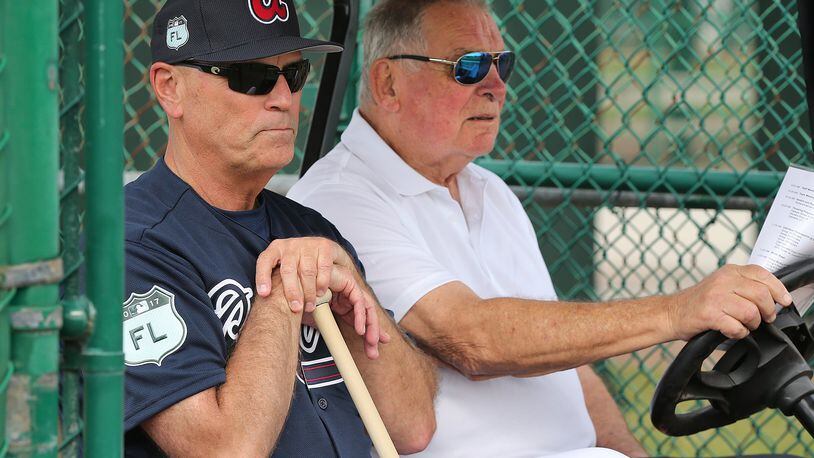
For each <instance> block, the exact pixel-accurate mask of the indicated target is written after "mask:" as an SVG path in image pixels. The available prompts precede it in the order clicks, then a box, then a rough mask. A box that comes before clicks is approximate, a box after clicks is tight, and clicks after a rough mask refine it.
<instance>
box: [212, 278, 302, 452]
mask: <svg viewBox="0 0 814 458" xmlns="http://www.w3.org/2000/svg"><path fill="white" fill-rule="evenodd" d="M251 313H252V316H251V317H250V318H251V319H250V320H248V323H247V324H246V326H245V327H244V328H243V330H242V331H241V333H240V338H239V340H238V343H237V346H236V347H235V351H234V352H233V353H232V355H231V357H230V358H229V363H228V364H227V366H226V383H224V384H223V385H222V386H221V387H220V388H219V389H218V405H219V406H220V408H221V411H222V412H224V414H226V415H228V416H229V417H231V418H232V419H234V421H235V423H232V424H236V425H240V430H241V431H240V435H241V436H242V437H243V440H245V438H247V437H249V438H253V439H252V440H257V441H258V442H261V443H262V442H265V445H264V446H263V447H262V449H263V450H265V451H263V453H262V455H263V456H266V455H268V454H269V453H270V452H271V450H272V449H273V447H274V444H275V443H276V442H277V438H278V436H279V435H280V432H281V431H282V428H283V425H284V424H285V420H286V417H287V415H288V410H289V407H290V405H291V398H292V393H293V389H294V383H295V374H296V370H297V369H296V367H297V358H298V354H299V353H298V350H299V347H298V344H299V335H300V321H301V317H302V315H301V314H299V313H293V312H291V310H290V308H289V306H288V302H287V301H286V300H285V298H284V297H283V296H282V294H279V295H277V294H272V296H270V297H269V298H267V299H261V298H258V300H256V301H255V304H254V306H253V307H252V312H251ZM257 450H258V451H260V450H261V448H258V449H257Z"/></svg>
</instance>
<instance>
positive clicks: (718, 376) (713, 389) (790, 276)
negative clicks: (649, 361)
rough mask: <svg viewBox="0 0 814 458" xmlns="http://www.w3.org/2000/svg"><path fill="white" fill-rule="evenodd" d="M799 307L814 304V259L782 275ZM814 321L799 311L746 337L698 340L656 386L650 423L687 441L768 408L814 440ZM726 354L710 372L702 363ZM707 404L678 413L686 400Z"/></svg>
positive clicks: (786, 312) (708, 335)
mask: <svg viewBox="0 0 814 458" xmlns="http://www.w3.org/2000/svg"><path fill="white" fill-rule="evenodd" d="M775 276H777V278H779V279H780V281H782V282H783V284H784V285H785V286H786V288H787V289H788V290H789V292H791V294H792V297H793V298H794V302H795V304H801V305H803V304H810V303H811V302H814V259H809V260H805V261H801V262H798V263H795V264H793V265H791V266H788V267H785V268H783V269H781V270H779V271H778V272H776V273H775ZM807 320H810V321H814V318H807V319H803V318H802V317H800V315H799V313H798V312H797V309H796V307H794V306H790V307H787V308H785V309H783V310H781V311H780V312H778V314H777V319H776V320H775V321H774V323H761V325H760V327H759V328H758V329H756V330H755V331H752V332H751V333H750V334H749V335H748V336H747V337H745V338H744V339H741V340H730V339H727V338H726V337H725V336H724V335H723V334H721V333H720V332H717V331H707V332H704V333H701V334H699V335H697V336H695V337H693V338H692V339H691V340H690V341H689V342H687V345H685V346H684V348H683V349H682V350H681V352H679V354H678V356H676V359H675V361H673V363H672V364H671V365H670V367H668V368H667V371H666V372H665V373H664V376H663V377H662V379H661V381H660V382H659V384H658V386H657V387H656V392H655V394H654V395H653V402H652V404H651V409H650V418H651V420H652V421H653V425H654V426H656V428H658V429H659V431H661V432H663V433H665V434H668V435H671V436H685V435H689V434H694V433H697V432H700V431H704V430H707V429H711V428H718V427H721V426H725V425H728V424H730V423H734V422H736V421H738V420H740V419H742V418H746V417H749V416H750V415H752V414H754V413H756V412H759V411H761V410H763V409H765V408H767V407H768V408H776V409H780V410H781V411H782V412H783V413H784V414H785V415H787V416H795V417H797V418H798V419H799V420H800V422H801V423H802V424H803V426H804V427H805V428H806V430H807V431H808V432H809V434H812V435H813V436H814V383H813V382H812V381H811V377H812V370H811V367H809V365H808V363H807V361H808V360H809V359H811V358H812V356H814V336H812V332H811V329H812V324H814V323H812V322H807ZM716 349H719V350H723V351H724V353H723V355H722V356H721V358H720V359H719V360H718V362H717V363H716V364H715V365H714V367H713V368H712V369H711V370H704V369H703V368H702V364H703V362H704V360H706V359H707V358H708V357H709V356H710V355H712V353H713V352H714V351H715V350H716ZM696 400H702V401H707V402H706V403H705V404H706V405H705V406H703V407H701V408H699V409H696V410H691V411H689V412H684V413H677V412H676V407H677V406H678V405H679V404H680V403H682V402H684V401H696Z"/></svg>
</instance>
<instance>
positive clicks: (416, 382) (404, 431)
mask: <svg viewBox="0 0 814 458" xmlns="http://www.w3.org/2000/svg"><path fill="white" fill-rule="evenodd" d="M377 311H378V314H379V323H380V324H381V326H382V329H383V330H384V331H385V332H387V333H388V334H389V335H390V336H391V341H390V343H388V344H385V345H381V346H380V356H379V358H378V359H375V360H371V359H369V358H368V357H367V356H366V355H365V351H364V348H363V346H362V343H361V339H360V338H359V336H358V335H357V334H355V333H354V331H353V329H352V328H351V327H350V326H348V325H347V324H345V323H340V329H341V331H342V335H343V336H344V337H345V341H346V342H347V344H348V348H349V349H350V352H351V355H352V356H353V359H354V361H355V362H356V365H357V366H358V368H359V372H360V373H361V374H362V378H363V379H364V381H365V384H366V385H367V388H368V390H369V391H370V395H371V397H372V398H373V401H374V403H375V404H376V407H377V409H378V410H379V413H380V414H381V416H382V420H383V421H384V424H385V426H386V427H387V430H388V432H389V433H390V436H391V438H392V439H393V442H394V444H395V445H396V448H397V449H398V451H399V453H401V454H409V453H415V452H418V451H420V450H422V449H423V448H424V447H425V446H426V444H427V443H428V442H429V440H430V438H431V437H432V434H433V433H434V432H435V411H434V407H433V398H434V397H435V392H436V389H437V380H436V368H435V364H434V362H433V361H432V359H431V358H429V357H428V356H426V355H425V354H424V353H422V352H421V351H420V350H418V349H416V348H415V346H414V345H413V344H412V343H411V342H409V341H408V340H407V338H406V337H405V336H404V335H403V334H402V331H401V330H400V329H399V328H398V327H397V326H396V324H395V323H394V322H393V320H392V319H391V318H390V316H389V315H388V314H387V312H385V311H384V310H383V309H382V308H381V307H377Z"/></svg>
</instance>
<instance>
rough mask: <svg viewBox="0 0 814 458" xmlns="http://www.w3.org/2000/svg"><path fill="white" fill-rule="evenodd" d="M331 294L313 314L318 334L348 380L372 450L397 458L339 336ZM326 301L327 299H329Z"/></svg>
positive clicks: (388, 436)
mask: <svg viewBox="0 0 814 458" xmlns="http://www.w3.org/2000/svg"><path fill="white" fill-rule="evenodd" d="M330 293H331V292H330V291H328V293H327V294H326V295H325V296H323V297H322V298H320V299H319V300H318V302H320V304H319V305H317V308H316V310H314V321H316V323H317V328H319V333H320V334H322V338H323V339H325V344H326V345H328V350H329V351H330V352H331V355H332V356H333V358H334V362H336V367H337V368H338V369H339V373H340V374H341V375H342V378H343V379H344V380H345V385H346V386H347V387H348V391H349V392H350V396H351V398H352V399H353V403H354V404H355V405H356V410H358V411H359V416H360V417H361V418H362V423H364V425H365V429H367V433H368V435H370V439H371V441H373V446H374V447H375V448H376V452H377V453H378V454H379V456H380V457H382V458H391V457H397V456H398V452H396V447H395V446H394V445H393V441H392V440H391V439H390V434H388V432H387V428H385V426H384V422H383V421H382V417H381V415H379V411H378V410H377V409H376V405H375V404H373V399H372V398H371V397H370V392H368V390H367V386H365V382H364V380H362V374H360V373H359V369H358V368H357V367H356V363H355V362H354V361H353V358H352V357H351V355H350V350H348V346H347V345H346V344H345V339H343V338H342V333H341V332H339V326H337V324H336V320H335V319H334V315H333V312H331V306H330V304H329V301H330V299H331V294H330ZM326 298H327V299H326Z"/></svg>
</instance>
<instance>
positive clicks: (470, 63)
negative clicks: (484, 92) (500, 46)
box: [388, 51, 514, 84]
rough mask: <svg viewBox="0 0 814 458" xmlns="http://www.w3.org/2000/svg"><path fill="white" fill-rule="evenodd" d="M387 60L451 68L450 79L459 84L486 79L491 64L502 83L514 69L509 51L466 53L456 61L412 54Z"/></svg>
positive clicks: (473, 82)
mask: <svg viewBox="0 0 814 458" xmlns="http://www.w3.org/2000/svg"><path fill="white" fill-rule="evenodd" d="M388 59H391V60H395V59H412V60H420V61H422V62H436V63H439V64H446V65H451V66H452V77H453V78H454V79H455V81H457V82H459V83H460V84H475V83H478V82H480V81H481V80H482V79H484V78H486V75H488V74H489V69H491V68H492V63H494V64H495V66H496V67H497V74H498V75H500V79H501V80H503V81H504V82H505V81H506V80H508V79H509V76H511V74H512V69H514V53H513V52H511V51H499V52H468V53H466V54H464V55H463V56H461V57H459V58H458V60H455V61H451V60H447V59H438V58H435V57H426V56H416V55H414V54H399V55H397V56H390V57H388Z"/></svg>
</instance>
